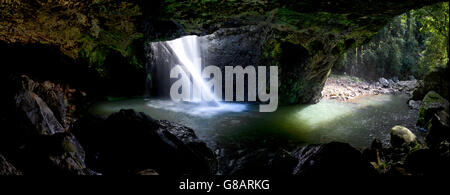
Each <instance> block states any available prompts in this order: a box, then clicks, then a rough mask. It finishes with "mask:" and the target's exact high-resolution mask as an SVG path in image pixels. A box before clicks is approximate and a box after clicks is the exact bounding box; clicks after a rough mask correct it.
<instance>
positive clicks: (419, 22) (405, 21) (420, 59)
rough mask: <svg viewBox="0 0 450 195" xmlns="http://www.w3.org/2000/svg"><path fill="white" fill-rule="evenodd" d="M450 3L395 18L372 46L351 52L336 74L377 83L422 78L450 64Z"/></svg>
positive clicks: (338, 66) (382, 30)
mask: <svg viewBox="0 0 450 195" xmlns="http://www.w3.org/2000/svg"><path fill="white" fill-rule="evenodd" d="M448 11H449V10H448V2H444V3H438V4H435V5H432V6H428V7H424V8H422V9H419V10H412V11H410V12H408V13H405V14H402V15H400V16H398V17H396V18H394V19H393V20H392V21H391V22H390V23H389V24H388V25H387V26H386V27H384V28H383V29H381V30H380V31H379V32H378V34H377V35H376V36H375V37H374V38H373V39H372V41H371V42H369V43H368V44H365V45H362V46H359V47H355V48H353V49H351V50H349V51H348V52H347V53H346V54H345V55H344V56H343V57H342V60H341V63H340V64H339V65H337V66H335V67H334V71H336V72H341V73H343V72H346V73H347V74H350V75H354V76H360V77H364V78H366V79H370V80H376V79H378V78H379V77H388V78H390V77H399V78H401V79H406V78H408V76H410V75H413V76H415V77H416V78H422V77H423V76H424V75H425V74H426V73H428V72H430V71H432V70H434V69H436V68H437V67H445V66H446V64H447V61H448V22H449V21H448V18H449V17H448Z"/></svg>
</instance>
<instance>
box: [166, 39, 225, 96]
mask: <svg viewBox="0 0 450 195" xmlns="http://www.w3.org/2000/svg"><path fill="white" fill-rule="evenodd" d="M167 44H168V45H169V47H170V48H171V49H172V50H173V52H174V54H175V55H176V57H178V59H179V61H180V63H181V65H182V66H183V67H184V68H185V69H184V70H186V71H188V73H189V74H190V75H191V77H192V84H193V92H192V98H191V101H193V102H201V101H202V95H203V97H206V98H207V99H210V100H213V101H214V102H215V103H217V104H218V101H220V100H219V98H218V97H216V96H215V95H214V93H212V91H211V88H210V87H208V85H207V84H206V83H205V81H204V80H203V77H202V73H201V69H202V56H201V53H202V52H201V43H200V38H199V37H198V36H196V35H190V36H185V37H181V38H178V39H175V40H172V41H167Z"/></svg>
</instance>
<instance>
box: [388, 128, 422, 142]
mask: <svg viewBox="0 0 450 195" xmlns="http://www.w3.org/2000/svg"><path fill="white" fill-rule="evenodd" d="M390 135H391V140H390V142H391V145H392V147H394V148H400V147H404V146H411V145H414V143H416V141H417V140H416V135H414V133H412V132H411V131H410V130H409V129H408V128H406V127H404V126H400V125H396V126H394V127H392V129H391V132H390Z"/></svg>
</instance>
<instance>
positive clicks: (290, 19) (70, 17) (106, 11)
mask: <svg viewBox="0 0 450 195" xmlns="http://www.w3.org/2000/svg"><path fill="white" fill-rule="evenodd" d="M436 2H439V0H428V1H419V0H413V1H388V0H380V1H357V0H350V1H343V0H339V1H323V0H315V1H313V0H303V1H295V0H279V1H250V0H244V1H235V2H228V1H162V0H161V1H144V0H133V1H122V0H100V1H88V0H78V1H68V0H63V1H57V2H46V1H37V0H31V1H20V0H17V1H7V3H6V2H3V3H2V4H1V5H0V8H1V9H0V41H2V42H6V43H35V44H44V45H51V46H57V47H59V48H60V50H61V52H62V53H64V54H65V55H67V56H70V57H71V58H74V59H84V60H85V62H86V64H89V65H90V68H91V69H94V70H95V71H97V72H98V73H99V75H100V76H103V77H105V76H106V77H107V76H111V75H109V74H111V73H109V72H108V71H107V68H105V67H108V63H116V62H117V61H118V60H112V61H111V58H113V56H116V57H117V56H121V58H122V59H123V61H124V62H128V64H127V63H124V65H123V66H130V67H132V68H131V69H138V70H140V71H141V73H142V72H144V71H145V70H143V69H144V67H145V66H143V64H144V61H145V59H144V57H143V51H142V49H143V48H144V43H143V42H144V40H148V41H157V40H166V39H172V38H176V37H179V36H182V35H186V34H197V35H205V34H210V33H213V32H215V31H217V30H220V29H224V28H245V27H246V26H262V27H263V28H261V29H262V30H261V31H257V33H258V36H257V37H255V38H258V39H259V40H258V41H257V43H256V44H255V47H259V48H256V49H254V51H253V52H255V54H250V55H251V56H255V58H254V59H259V60H257V63H259V64H261V65H274V66H278V67H279V74H280V75H279V78H280V87H279V94H280V101H281V103H284V104H296V103H314V102H317V101H318V100H319V98H320V95H321V94H320V91H321V89H322V88H323V86H324V83H325V81H326V79H327V77H328V74H329V72H330V69H331V67H332V66H333V65H334V64H335V63H336V62H337V60H338V59H339V56H340V55H341V54H343V53H344V52H345V51H346V50H347V49H348V48H350V47H352V46H354V45H359V44H362V43H364V42H366V41H368V40H369V39H370V38H371V37H373V36H374V35H375V34H376V33H377V31H378V30H379V29H380V28H381V27H382V26H384V25H385V24H386V23H387V22H388V21H389V20H390V19H391V18H392V17H394V16H395V15H398V14H401V13H404V12H406V11H408V10H410V9H415V8H420V7H422V6H425V5H430V4H432V3H436ZM241 31H242V33H243V34H244V35H243V38H244V39H243V40H244V43H245V42H248V40H251V39H252V38H253V37H250V36H246V34H247V32H244V31H243V30H241ZM238 32H239V30H238V31H237V32H234V33H238ZM250 34H251V33H250ZM236 36H238V35H236ZM225 41H226V40H225ZM236 47H238V46H236ZM146 53H149V51H147V52H146ZM114 59H116V58H114ZM119 61H120V60H119ZM119 72H120V71H119ZM135 74H138V73H135ZM139 75H140V76H143V75H145V72H144V74H139ZM142 83H143V82H142Z"/></svg>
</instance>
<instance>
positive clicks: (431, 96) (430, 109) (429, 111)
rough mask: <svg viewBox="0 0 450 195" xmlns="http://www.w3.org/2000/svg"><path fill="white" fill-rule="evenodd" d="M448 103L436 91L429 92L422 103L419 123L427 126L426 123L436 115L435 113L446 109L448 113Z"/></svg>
mask: <svg viewBox="0 0 450 195" xmlns="http://www.w3.org/2000/svg"><path fill="white" fill-rule="evenodd" d="M448 105H449V104H448V101H447V100H446V99H444V98H443V97H441V96H440V95H439V94H438V93H436V92H434V91H430V92H428V93H427V95H426V96H425V98H423V100H422V103H421V104H420V108H419V119H418V120H417V125H418V126H420V127H426V124H427V123H428V121H429V120H430V119H431V118H432V117H433V116H434V114H435V113H437V112H439V111H441V110H445V111H446V112H447V113H448Z"/></svg>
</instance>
